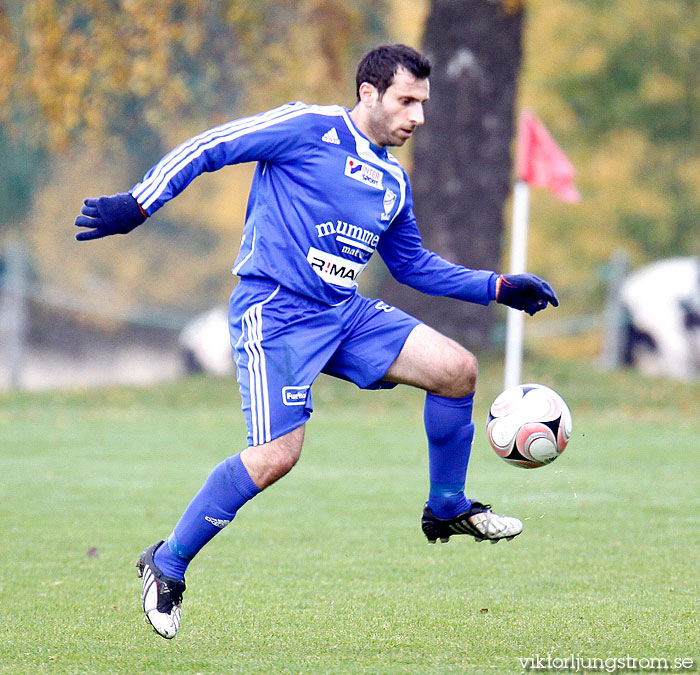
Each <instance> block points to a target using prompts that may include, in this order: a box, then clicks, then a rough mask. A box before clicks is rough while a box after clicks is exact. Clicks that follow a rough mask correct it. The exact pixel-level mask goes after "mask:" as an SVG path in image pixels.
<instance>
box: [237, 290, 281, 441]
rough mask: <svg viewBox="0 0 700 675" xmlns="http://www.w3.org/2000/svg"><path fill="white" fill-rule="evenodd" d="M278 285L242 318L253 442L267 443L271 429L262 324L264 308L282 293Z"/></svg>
mask: <svg viewBox="0 0 700 675" xmlns="http://www.w3.org/2000/svg"><path fill="white" fill-rule="evenodd" d="M279 290H280V287H279V286H277V288H275V290H274V291H272V293H271V294H270V295H269V296H268V297H267V298H265V300H262V301H261V302H258V303H256V304H254V305H251V306H250V307H249V308H248V309H247V310H246V311H245V313H244V314H243V317H242V318H241V337H243V336H246V337H245V338H244V342H243V348H244V349H245V351H246V354H247V355H248V390H249V392H250V418H251V433H252V437H253V445H260V444H261V443H267V442H269V441H270V440H272V439H271V432H270V397H269V391H268V387H267V367H266V364H265V352H264V351H263V348H262V340H263V325H262V308H263V306H264V305H266V304H267V303H268V302H270V300H272V299H273V298H274V297H275V295H277V293H278V292H279Z"/></svg>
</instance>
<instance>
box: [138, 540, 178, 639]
mask: <svg viewBox="0 0 700 675" xmlns="http://www.w3.org/2000/svg"><path fill="white" fill-rule="evenodd" d="M162 543H163V542H162V541H159V542H157V543H155V544H153V545H152V546H149V547H148V548H147V549H146V550H145V551H144V552H143V553H142V554H141V555H140V557H139V560H138V562H137V563H136V570H137V572H138V575H139V577H141V578H142V579H143V590H142V591H141V600H142V602H143V611H144V613H145V614H146V618H147V619H148V621H149V623H150V624H151V626H153V630H154V631H155V632H156V633H158V635H160V636H161V637H164V638H166V639H167V640H171V639H172V638H174V637H175V636H176V635H177V631H178V630H179V628H180V617H181V615H182V594H183V593H184V592H185V582H184V581H181V580H180V579H171V578H170V577H166V576H164V575H163V573H162V572H161V571H160V570H159V569H158V568H157V567H156V565H155V563H154V562H153V554H154V553H155V552H156V549H157V548H158V547H159V546H160V545H161V544H162Z"/></svg>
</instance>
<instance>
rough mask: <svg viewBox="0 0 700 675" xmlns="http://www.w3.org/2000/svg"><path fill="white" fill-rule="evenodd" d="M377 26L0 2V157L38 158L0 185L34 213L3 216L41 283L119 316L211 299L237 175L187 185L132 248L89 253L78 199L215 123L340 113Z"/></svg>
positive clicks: (265, 14) (378, 16) (205, 3)
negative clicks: (24, 240) (291, 110)
mask: <svg viewBox="0 0 700 675" xmlns="http://www.w3.org/2000/svg"><path fill="white" fill-rule="evenodd" d="M384 15H385V8H384V2H371V1H370V0H354V1H353V2H343V1H341V0H302V1H296V0H294V1H293V0H276V1H275V2H272V1H271V0H161V1H160V2H158V3H154V2H151V1H150V0H121V1H118V2H117V1H114V2H103V1H102V0H33V1H32V2H29V3H24V4H23V5H22V4H21V3H11V2H4V3H3V2H2V1H1V0H0V38H2V40H3V53H2V54H1V55H0V66H1V67H3V68H4V69H5V72H6V73H8V75H9V77H7V78H4V77H3V79H2V82H1V83H0V103H2V104H3V105H2V107H1V110H2V112H0V125H1V126H0V146H2V145H3V144H4V143H5V138H8V139H11V140H9V141H8V143H9V144H10V145H11V146H12V147H13V148H17V149H18V150H17V151H16V152H15V154H16V155H18V156H19V155H21V154H22V150H23V149H25V148H27V149H32V152H33V153H34V154H30V153H24V157H28V158H31V157H36V158H37V159H36V162H35V164H36V165H32V166H31V167H30V170H22V171H18V170H15V171H14V174H13V176H14V178H15V179H16V180H15V181H14V183H13V184H14V188H13V189H14V190H15V192H17V191H19V192H18V193H30V194H33V208H32V209H31V210H28V209H27V207H26V205H25V206H24V208H21V209H17V210H16V211H15V213H14V214H13V217H12V219H11V218H10V217H9V216H7V215H4V216H2V217H1V218H2V219H3V220H4V222H5V224H6V226H7V225H10V224H11V223H12V224H13V225H15V226H16V227H19V226H21V227H22V230H23V233H25V234H26V235H27V236H28V237H29V239H30V240H31V242H32V246H33V253H34V258H35V260H36V263H37V266H38V268H39V269H38V273H39V276H40V278H41V279H42V280H43V281H44V282H45V283H47V284H49V285H51V286H53V287H59V288H62V289H64V290H66V291H67V292H69V293H70V292H72V293H75V294H80V295H81V296H82V297H86V296H87V297H88V298H89V299H91V300H94V301H95V302H97V301H99V302H102V303H108V304H109V305H110V306H112V307H114V308H123V309H124V310H125V311H126V310H128V308H129V307H130V306H133V305H137V304H140V303H145V304H150V303H162V304H165V305H166V306H167V305H171V306H173V307H178V308H183V309H186V310H188V311H194V310H198V309H201V308H202V307H204V306H206V305H207V304H209V303H211V302H214V301H217V300H218V301H221V300H223V299H225V298H226V297H227V294H228V292H229V291H230V286H231V279H230V277H228V276H227V274H226V272H227V271H228V269H229V268H230V265H231V263H232V261H233V258H234V257H235V254H236V247H237V244H238V240H239V237H240V231H241V229H242V219H243V215H244V211H245V199H246V194H247V184H248V181H249V176H250V169H249V168H247V167H233V168H230V169H227V170H226V171H222V172H220V174H221V175H219V174H217V175H215V176H210V177H207V179H206V180H201V181H195V183H194V184H193V185H192V186H191V187H190V188H189V189H188V190H187V191H186V192H185V194H183V195H182V196H181V197H180V198H179V199H178V200H175V202H174V203H173V204H172V205H169V206H168V208H167V209H164V210H163V211H162V212H161V213H159V214H158V216H157V217H156V218H154V219H153V220H152V221H149V223H148V225H147V226H146V227H143V228H140V229H139V231H137V232H136V233H134V234H133V235H132V236H131V237H127V238H123V237H116V238H112V239H111V240H109V241H107V240H105V241H102V242H100V243H97V244H95V243H93V244H91V245H90V248H89V249H87V248H86V247H85V246H84V245H83V246H82V247H80V246H81V245H79V244H76V243H75V241H74V240H73V234H74V232H73V231H72V230H71V227H72V222H73V219H74V218H75V215H76V214H77V212H78V210H79V208H80V200H81V199H82V198H83V197H86V196H93V195H99V194H102V193H110V192H117V191H120V190H125V189H128V188H129V187H131V186H132V185H133V184H134V183H135V182H137V181H138V180H139V179H140V177H141V176H142V175H143V173H144V171H145V170H146V169H147V168H148V167H149V166H150V165H151V164H153V163H154V162H155V161H156V160H157V159H158V158H159V157H160V156H161V155H162V154H163V153H164V152H165V151H167V150H169V149H170V148H172V147H173V146H174V145H176V144H177V143H179V142H181V141H182V140H184V139H185V138H187V137H188V136H190V135H192V134H194V133H197V132H199V131H202V130H203V129H206V128H208V127H211V126H214V125H215V124H219V123H221V122H223V121H226V120H228V119H232V118H234V117H237V116H241V115H243V114H251V113H254V112H258V111H259V110H262V109H265V108H268V107H272V106H274V105H279V104H281V103H283V102H285V101H287V100H295V99H302V100H309V101H311V102H329V101H331V100H333V101H337V102H343V101H347V102H348V103H351V101H352V98H351V97H352V96H353V83H352V78H348V77H347V72H348V70H349V68H350V64H354V62H356V61H357V59H358V58H359V56H360V55H361V53H362V52H363V50H365V49H366V48H367V47H369V46H370V45H371V44H374V43H375V42H376V41H377V40H378V39H379V35H381V34H382V31H383V22H384ZM42 160H43V161H42ZM33 161H34V160H33ZM40 176H43V179H44V180H43V181H42V182H41V184H40V185H39V184H37V182H36V181H37V178H38V177H40ZM0 198H3V193H2V192H0ZM6 198H7V199H10V200H13V197H12V196H11V195H8V196H7V197H6ZM202 204H207V205H208V206H207V208H202ZM18 216H20V217H19V218H17V220H15V218H16V217H18ZM22 221H24V222H22ZM4 229H6V228H4ZM145 239H148V240H149V241H147V242H146V243H144V240H145ZM79 254H82V255H79ZM85 254H87V255H85ZM66 261H70V264H69V265H66Z"/></svg>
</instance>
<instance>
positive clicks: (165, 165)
mask: <svg viewBox="0 0 700 675" xmlns="http://www.w3.org/2000/svg"><path fill="white" fill-rule="evenodd" d="M250 161H255V162H258V166H257V169H256V171H255V176H254V179H253V183H252V186H251V190H250V197H249V201H248V208H247V212H246V221H245V227H244V231H243V239H242V242H241V248H240V252H239V254H238V258H237V259H236V262H235V265H234V267H233V272H234V273H235V274H238V275H240V276H241V277H258V278H266V279H269V280H272V281H275V282H276V283H278V284H280V285H281V286H283V287H285V288H287V289H289V290H291V291H293V292H295V293H298V294H300V295H303V296H307V297H310V298H313V299H315V300H318V301H320V302H323V303H326V304H329V305H336V304H339V303H341V302H343V301H345V300H347V299H348V298H349V297H351V296H352V295H353V294H354V293H355V292H356V289H357V279H358V277H359V276H360V274H361V273H362V270H363V269H364V268H365V266H366V265H367V263H368V261H369V259H370V257H371V256H372V254H373V253H374V251H375V250H377V251H378V252H379V254H380V256H381V257H382V259H383V260H384V262H385V264H386V265H387V267H388V269H389V271H390V272H391V274H392V275H393V276H394V277H395V278H396V279H397V280H398V281H400V282H402V283H405V284H408V285H409V286H412V287H413V288H415V289H417V290H419V291H422V292H424V293H428V294H430V295H444V296H449V297H453V298H459V299H462V300H468V301H471V302H477V303H480V304H488V302H489V300H492V299H493V289H494V287H495V277H496V275H495V273H494V272H490V271H486V270H470V269H467V268H465V267H462V266H460V265H455V264H453V263H450V262H448V261H446V260H445V259H443V258H441V257H440V256H439V255H437V254H436V253H434V252H432V251H428V250H427V249H425V248H424V247H423V245H422V243H421V238H420V234H419V232H418V228H417V225H416V219H415V216H414V214H413V201H412V197H411V187H410V184H409V181H408V177H407V175H406V172H405V171H404V170H403V168H402V167H401V166H400V165H399V163H398V162H397V160H396V158H395V157H393V155H391V154H390V153H389V152H387V150H386V149H385V148H380V147H378V146H376V145H374V144H373V143H371V142H370V141H369V140H368V139H367V138H366V137H365V136H364V135H363V134H362V133H361V132H360V131H359V130H358V129H357V127H356V126H355V125H354V123H353V121H352V119H351V118H350V114H349V111H348V110H347V109H346V108H344V107H341V106H335V105H334V106H316V105H306V104H304V103H299V102H298V103H291V104H288V105H283V106H281V107H279V108H275V109H274V110H270V111H268V112H264V113H261V114H259V115H255V116H253V117H246V118H243V119H239V120H234V121H232V122H229V123H227V124H223V125H221V126H218V127H215V128H214V129H211V130H210V131H207V132H205V133H203V134H200V135H198V136H195V137H194V138H192V139H190V140H189V141H186V142H185V143H183V144H182V145H180V146H178V147H177V148H175V150H173V151H172V152H170V153H169V154H167V155H166V156H165V157H163V159H162V160H161V161H160V162H159V163H158V164H156V165H155V166H154V167H153V168H152V169H150V170H149V171H148V173H147V174H146V175H145V176H144V178H143V180H142V181H141V182H140V183H138V184H137V185H136V186H134V188H132V190H131V194H132V195H133V196H134V197H135V198H136V200H137V201H138V202H139V204H140V205H141V207H142V208H143V210H144V211H145V212H146V213H147V214H148V215H149V216H150V215H152V214H153V213H155V212H156V211H157V210H158V209H159V208H160V207H161V206H163V205H164V204H165V203H166V202H167V201H169V200H170V199H172V198H173V197H175V196H176V195H177V194H179V193H180V192H181V191H182V190H184V189H185V187H186V186H187V185H188V184H189V183H190V182H191V181H192V180H193V179H194V178H196V177H197V176H199V175H200V174H201V173H203V172H207V171H216V170H217V169H220V168H222V167H224V166H226V165H228V164H239V163H242V162H250Z"/></svg>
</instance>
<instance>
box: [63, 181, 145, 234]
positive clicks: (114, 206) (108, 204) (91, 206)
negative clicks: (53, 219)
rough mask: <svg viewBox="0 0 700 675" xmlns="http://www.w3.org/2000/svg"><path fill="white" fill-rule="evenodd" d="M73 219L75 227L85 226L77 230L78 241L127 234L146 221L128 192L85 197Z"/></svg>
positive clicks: (137, 204) (141, 210)
mask: <svg viewBox="0 0 700 675" xmlns="http://www.w3.org/2000/svg"><path fill="white" fill-rule="evenodd" d="M80 214H81V215H79V216H78V217H77V218H76V219H75V225H76V227H86V228H89V229H87V230H83V231H81V232H78V234H76V235H75V238H76V239H77V240H78V241H89V240H90V239H100V238H101V237H106V236H108V235H110V234H128V233H129V232H131V230H133V229H134V228H136V227H138V226H139V225H141V224H142V223H144V222H145V221H146V217H147V216H146V213H145V212H144V210H143V209H142V208H141V206H140V205H139V203H138V202H137V201H136V199H134V197H132V196H131V194H129V193H128V192H120V193H119V194H116V195H111V196H109V197H107V196H103V197H99V198H98V199H93V198H90V199H86V200H85V201H84V202H83V207H82V208H81V209H80Z"/></svg>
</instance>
